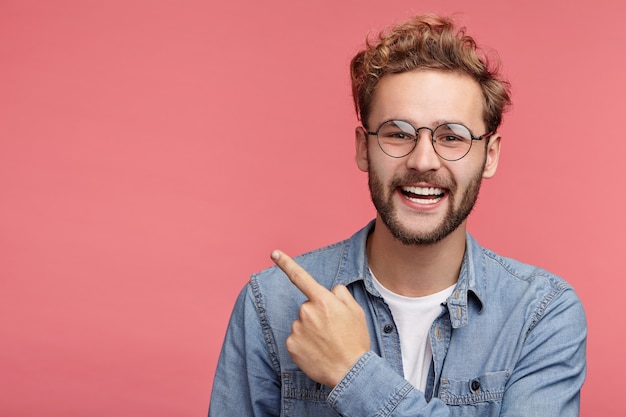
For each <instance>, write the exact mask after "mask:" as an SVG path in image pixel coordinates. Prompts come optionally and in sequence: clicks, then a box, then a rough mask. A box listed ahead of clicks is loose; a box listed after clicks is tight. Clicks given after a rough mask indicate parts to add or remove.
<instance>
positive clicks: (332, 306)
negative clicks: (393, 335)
mask: <svg viewBox="0 0 626 417" xmlns="http://www.w3.org/2000/svg"><path fill="white" fill-rule="evenodd" d="M271 257H272V260H273V261H274V262H275V263H276V265H278V267H279V268H280V269H282V270H283V272H285V274H287V276H288V277H289V280H290V281H291V282H292V283H293V284H294V285H295V286H296V287H297V288H298V289H299V290H300V291H302V293H303V294H304V295H305V296H306V297H307V298H308V300H307V301H305V302H304V303H303V304H302V306H300V313H299V315H298V319H297V320H296V321H294V322H293V325H292V327H291V335H289V337H288V338H287V342H286V345H287V351H288V352H289V354H290V355H291V358H292V359H293V361H294V362H295V363H296V364H297V365H298V366H299V367H300V369H302V370H303V371H304V372H305V373H306V374H307V375H308V376H309V377H310V378H311V379H313V380H314V381H317V382H319V383H321V384H324V385H326V386H328V387H330V388H334V387H335V385H337V384H338V383H339V381H341V379H342V378H343V377H344V375H345V374H346V373H347V372H348V371H349V370H350V368H351V367H352V366H353V365H354V363H355V362H356V361H357V360H358V359H359V358H360V357H361V356H362V355H363V354H364V353H366V352H367V351H369V350H370V337H369V332H368V330H367V323H366V320H365V313H364V311H363V309H362V308H361V306H360V305H359V304H358V303H357V302H356V300H355V299H354V298H353V297H352V294H350V292H349V291H348V289H347V288H346V287H345V286H343V285H338V286H336V287H335V288H333V290H332V291H329V290H327V289H326V288H325V287H323V286H321V285H320V284H318V283H317V281H315V279H313V277H312V276H311V275H309V274H308V273H307V272H306V271H305V270H304V269H303V268H302V267H301V266H300V265H298V264H297V263H296V262H295V261H294V260H293V259H291V258H290V257H289V256H287V255H285V254H284V253H283V252H280V251H277V250H275V251H273V252H272V255H271Z"/></svg>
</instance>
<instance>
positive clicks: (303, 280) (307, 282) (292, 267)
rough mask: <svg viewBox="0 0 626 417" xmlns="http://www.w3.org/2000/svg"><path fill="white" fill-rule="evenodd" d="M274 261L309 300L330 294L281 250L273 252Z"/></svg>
mask: <svg viewBox="0 0 626 417" xmlns="http://www.w3.org/2000/svg"><path fill="white" fill-rule="evenodd" d="M271 258H272V261H274V263H275V264H276V265H277V266H278V267H279V268H280V269H282V271H283V272H284V273H285V274H287V277H289V280H290V281H291V282H292V283H293V285H295V286H296V288H298V289H299V290H300V291H301V292H302V294H304V295H305V296H306V297H307V298H308V299H309V300H312V299H314V298H315V297H319V295H321V294H322V293H325V292H330V291H328V290H327V289H326V288H324V287H323V286H321V285H320V284H318V283H317V281H315V279H314V278H313V277H312V276H311V275H309V273H308V272H307V271H306V270H305V269H304V268H302V267H301V266H300V265H298V263H297V262H296V261H294V260H293V259H291V258H290V257H289V256H288V255H287V254H285V253H284V252H281V251H279V250H274V251H272V254H271Z"/></svg>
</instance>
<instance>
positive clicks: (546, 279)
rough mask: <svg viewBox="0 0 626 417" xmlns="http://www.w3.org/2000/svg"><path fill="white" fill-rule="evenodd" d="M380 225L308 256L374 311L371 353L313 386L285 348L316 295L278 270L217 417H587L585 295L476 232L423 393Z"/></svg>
mask: <svg viewBox="0 0 626 417" xmlns="http://www.w3.org/2000/svg"><path fill="white" fill-rule="evenodd" d="M372 227H373V223H370V225H368V226H367V227H366V228H364V229H363V230H361V231H359V232H358V233H356V234H355V235H354V236H353V237H352V238H350V239H348V240H346V241H343V242H340V243H337V244H334V245H332V246H329V247H326V248H323V249H319V250H317V251H314V252H310V253H308V254H306V255H302V256H300V257H298V258H296V260H297V261H298V262H299V263H300V264H301V265H302V266H303V267H304V268H305V269H306V270H307V271H309V273H311V275H313V276H314V277H315V278H316V279H317V280H318V281H319V282H320V283H321V284H322V285H324V286H326V287H327V288H332V287H334V286H335V285H338V284H343V285H346V286H347V287H348V289H349V290H350V292H351V293H352V294H353V296H354V298H355V299H356V300H357V301H358V302H359V304H360V305H361V306H362V307H363V309H364V310H365V314H366V316H367V319H368V327H369V333H370V336H371V351H370V352H368V353H366V354H365V355H363V356H362V357H361V358H360V359H359V361H358V362H357V363H356V364H355V365H354V366H353V367H352V369H351V370H350V371H349V372H348V373H347V374H346V375H345V377H344V378H343V379H342V381H341V382H340V383H339V384H338V385H337V386H336V387H335V388H334V389H332V390H331V389H330V388H328V387H325V386H323V385H320V384H318V383H316V382H315V381H313V380H311V379H310V378H308V377H307V376H306V375H305V374H304V373H303V372H302V371H301V370H300V369H298V366H296V365H295V364H294V363H293V361H292V360H291V357H290V356H289V353H288V352H287V350H286V349H285V339H286V338H287V336H289V334H290V333H291V324H292V322H293V321H294V320H295V319H296V318H297V316H298V309H299V307H300V304H301V303H302V302H304V301H305V297H304V296H303V295H302V294H301V293H300V291H298V289H297V288H295V287H294V286H293V285H292V284H291V283H290V282H289V280H288V279H287V277H286V276H285V275H284V274H283V273H282V272H281V271H280V270H279V269H277V268H275V267H273V268H269V269H267V270H265V271H263V272H261V273H259V274H256V275H253V276H252V278H251V280H250V283H249V284H248V285H247V286H246V287H245V288H244V289H243V291H242V292H241V294H240V295H239V298H238V299H237V302H236V304H235V308H234V311H233V314H232V317H231V320H230V323H229V326H228V331H227V334H226V338H225V341H224V345H223V347H222V352H221V355H220V359H219V363H218V366H217V371H216V375H215V380H214V383H213V392H212V397H211V403H210V406H209V416H210V417H224V416H295V417H304V416H316V417H325V416H355V417H365V416H413V417H415V416H481V417H485V416H532V417H541V416H558V417H566V416H577V415H578V413H579V403H580V388H581V386H582V384H583V381H584V378H585V372H586V362H585V344H586V334H587V328H586V322H585V314H584V311H583V308H582V305H581V303H580V301H579V299H578V297H577V296H576V294H575V293H574V291H573V289H572V288H571V287H570V286H569V285H568V284H567V283H566V282H565V281H563V280H562V279H560V278H558V277H556V276H554V275H552V274H550V273H549V272H546V271H545V270H542V269H539V268H536V267H533V266H529V265H525V264H522V263H519V262H517V261H514V260H511V259H507V258H503V257H501V256H498V255H496V254H495V253H493V252H491V251H489V250H487V249H485V248H482V247H481V246H479V245H478V243H477V242H476V241H475V240H474V239H473V238H472V237H471V236H470V235H469V234H468V235H467V247H466V252H465V257H464V260H463V265H462V267H461V273H460V275H459V280H458V283H457V286H456V288H455V290H454V292H453V293H452V295H451V296H450V297H449V298H448V300H447V302H446V303H445V304H444V305H442V308H441V315H440V316H439V317H438V318H437V319H436V320H435V321H434V323H433V325H432V327H431V329H430V337H431V343H432V351H433V363H432V366H431V376H430V378H429V382H428V386H427V389H426V392H421V391H418V390H417V389H415V388H414V387H413V386H411V384H409V383H408V382H407V381H406V380H405V379H404V378H403V377H402V375H403V371H402V355H401V352H400V341H399V337H398V333H397V331H396V330H395V326H394V322H393V317H392V316H391V312H390V311H389V308H388V307H387V305H386V304H385V302H384V301H383V299H382V298H381V297H380V294H379V293H378V292H377V291H376V289H375V288H374V286H373V285H372V279H371V276H370V275H369V270H368V264H367V258H366V254H365V243H366V239H367V235H368V233H369V231H370V230H371V228H372ZM415 319H416V320H419V317H416V318H415Z"/></svg>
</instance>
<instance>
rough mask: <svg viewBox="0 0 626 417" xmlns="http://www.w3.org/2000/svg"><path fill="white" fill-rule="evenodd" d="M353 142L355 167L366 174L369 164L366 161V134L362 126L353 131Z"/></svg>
mask: <svg viewBox="0 0 626 417" xmlns="http://www.w3.org/2000/svg"><path fill="white" fill-rule="evenodd" d="M354 140H355V145H356V157H355V159H356V165H357V166H358V167H359V169H360V170H361V171H363V172H367V170H368V168H369V162H368V159H367V132H366V131H365V129H364V128H363V126H357V127H356V129H354Z"/></svg>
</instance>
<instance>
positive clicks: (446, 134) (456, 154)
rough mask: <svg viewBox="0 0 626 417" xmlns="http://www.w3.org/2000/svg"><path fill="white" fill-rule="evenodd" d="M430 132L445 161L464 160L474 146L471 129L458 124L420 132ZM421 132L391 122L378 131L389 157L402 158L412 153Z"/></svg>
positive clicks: (407, 124)
mask: <svg viewBox="0 0 626 417" xmlns="http://www.w3.org/2000/svg"><path fill="white" fill-rule="evenodd" d="M422 129H425V130H428V131H430V133H431V135H432V137H431V139H432V144H433V147H434V149H435V152H437V154H438V155H439V156H441V157H442V158H443V159H447V160H451V161H454V160H457V159H461V158H463V157H464V156H465V155H466V154H467V153H468V152H469V150H470V147H471V146H472V134H471V133H470V131H469V129H468V128H467V127H465V126H463V125H461V124H458V123H445V124H442V125H440V126H438V127H437V128H436V129H435V130H434V131H432V130H430V129H429V128H426V127H421V128H419V129H418V130H422ZM418 134H419V132H416V129H415V128H414V127H413V126H412V125H411V124H410V123H408V122H405V121H402V120H389V121H387V122H385V123H384V124H383V125H382V126H381V127H380V128H379V129H378V135H377V136H378V143H379V145H380V148H381V149H382V150H383V152H385V153H386V154H387V155H389V156H391V157H394V158H401V157H403V156H406V155H408V154H410V153H411V151H412V150H413V148H415V146H416V144H417V139H418Z"/></svg>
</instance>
